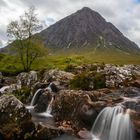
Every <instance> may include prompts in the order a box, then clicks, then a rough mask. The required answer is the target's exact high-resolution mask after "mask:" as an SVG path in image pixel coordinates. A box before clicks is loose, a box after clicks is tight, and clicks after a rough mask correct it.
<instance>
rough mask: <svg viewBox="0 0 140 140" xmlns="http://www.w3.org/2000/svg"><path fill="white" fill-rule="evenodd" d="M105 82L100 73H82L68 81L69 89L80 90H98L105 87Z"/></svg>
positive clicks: (103, 76)
mask: <svg viewBox="0 0 140 140" xmlns="http://www.w3.org/2000/svg"><path fill="white" fill-rule="evenodd" d="M105 82H106V79H105V75H104V74H102V73H97V72H92V73H82V74H79V75H76V76H75V77H74V78H73V79H72V80H71V81H70V88H72V89H82V90H93V89H100V88H104V87H105V86H106V84H105Z"/></svg>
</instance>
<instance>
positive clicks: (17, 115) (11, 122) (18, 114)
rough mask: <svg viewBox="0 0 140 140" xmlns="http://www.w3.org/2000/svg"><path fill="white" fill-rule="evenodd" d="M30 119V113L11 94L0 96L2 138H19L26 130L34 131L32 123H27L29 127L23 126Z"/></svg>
mask: <svg viewBox="0 0 140 140" xmlns="http://www.w3.org/2000/svg"><path fill="white" fill-rule="evenodd" d="M30 120H31V115H30V113H29V112H28V110H26V108H25V107H24V105H23V104H22V103H21V102H20V101H19V100H18V99H16V98H15V97H14V96H13V95H3V96H1V97H0V124H1V125H0V133H1V135H2V136H3V137H4V139H10V140H14V139H21V138H24V135H25V133H26V132H28V133H31V132H32V131H34V129H35V126H34V124H33V125H29V126H30V129H27V127H25V126H27V125H25V124H27V122H30ZM30 124H31V123H30ZM28 128H29V127H28ZM25 130H26V132H25Z"/></svg>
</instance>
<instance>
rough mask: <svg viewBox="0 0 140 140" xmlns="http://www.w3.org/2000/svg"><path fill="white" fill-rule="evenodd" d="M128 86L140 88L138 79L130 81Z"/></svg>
mask: <svg viewBox="0 0 140 140" xmlns="http://www.w3.org/2000/svg"><path fill="white" fill-rule="evenodd" d="M129 85H130V86H133V87H137V88H140V79H137V80H134V81H131V82H130V83H129Z"/></svg>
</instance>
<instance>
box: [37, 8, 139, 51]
mask: <svg viewBox="0 0 140 140" xmlns="http://www.w3.org/2000/svg"><path fill="white" fill-rule="evenodd" d="M40 35H41V36H42V38H43V40H44V43H45V44H46V46H48V47H56V48H73V47H93V48H94V49H95V50H96V49H97V48H113V49H115V50H119V51H121V52H129V53H131V52H132V51H133V52H137V51H139V50H140V49H139V48H138V46H137V45H136V44H135V43H134V42H132V41H130V40H129V39H128V38H126V37H125V36H124V35H123V34H122V33H121V32H120V31H119V30H118V29H117V28H116V27H115V26H114V25H113V24H111V23H109V22H107V21H106V20H105V19H104V18H103V17H102V16H101V15H100V14H99V13H98V12H96V11H94V10H92V9H90V8H88V7H83V8H82V9H80V10H78V11H77V12H76V13H73V14H72V15H69V16H68V17H65V18H64V19H61V20H60V21H58V22H57V23H55V24H54V25H52V26H50V27H49V28H47V29H45V30H44V31H42V32H41V33H40Z"/></svg>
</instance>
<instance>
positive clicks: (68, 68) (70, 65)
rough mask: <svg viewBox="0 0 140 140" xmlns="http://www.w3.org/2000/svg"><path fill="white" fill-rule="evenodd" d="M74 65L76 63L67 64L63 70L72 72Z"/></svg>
mask: <svg viewBox="0 0 140 140" xmlns="http://www.w3.org/2000/svg"><path fill="white" fill-rule="evenodd" d="M75 67H76V65H74V64H68V65H67V66H66V67H65V69H64V70H65V71H66V72H74V71H75Z"/></svg>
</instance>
